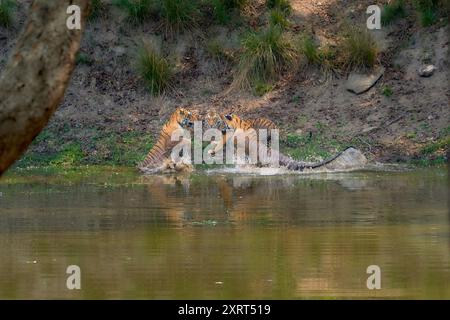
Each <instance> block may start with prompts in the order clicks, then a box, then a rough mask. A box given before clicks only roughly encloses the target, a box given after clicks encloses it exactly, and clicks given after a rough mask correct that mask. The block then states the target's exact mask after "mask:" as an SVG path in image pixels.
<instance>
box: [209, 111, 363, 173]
mask: <svg viewBox="0 0 450 320" xmlns="http://www.w3.org/2000/svg"><path fill="white" fill-rule="evenodd" d="M222 119H223V121H224V122H225V124H226V126H227V127H228V128H231V129H234V130H235V131H234V134H233V135H232V136H231V137H229V136H226V135H225V138H224V140H223V142H222V144H217V145H216V147H215V148H214V151H213V152H217V151H218V150H220V148H223V146H224V145H225V143H226V142H227V141H228V140H229V139H231V138H235V137H237V136H238V135H240V134H245V136H246V137H249V139H257V133H256V129H268V130H269V129H276V125H275V124H274V123H273V122H272V121H271V120H269V119H265V118H256V119H253V120H244V119H241V118H240V117H239V116H237V115H236V114H227V115H223V116H222ZM251 129H255V131H253V132H252V130H251ZM269 131H270V130H269ZM352 149H353V150H354V147H351V146H350V147H347V148H345V149H344V150H343V151H341V152H338V153H337V154H336V155H334V156H332V157H331V158H329V159H326V160H324V161H320V162H316V163H307V162H303V161H297V160H294V159H292V158H291V157H289V156H286V155H284V154H282V153H281V152H278V159H279V165H280V166H283V167H286V168H287V169H289V170H294V171H303V170H304V169H316V168H320V167H323V166H326V165H328V164H330V163H331V162H333V161H334V160H336V159H337V158H339V157H340V156H341V155H342V154H344V153H346V152H348V151H349V150H352ZM272 152H274V151H273V150H272Z"/></svg>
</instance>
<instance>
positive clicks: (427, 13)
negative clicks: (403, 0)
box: [415, 0, 449, 27]
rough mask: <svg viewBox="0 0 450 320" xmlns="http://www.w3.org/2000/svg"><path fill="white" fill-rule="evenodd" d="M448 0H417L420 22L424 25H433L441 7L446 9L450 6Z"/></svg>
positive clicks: (416, 5)
mask: <svg viewBox="0 0 450 320" xmlns="http://www.w3.org/2000/svg"><path fill="white" fill-rule="evenodd" d="M448 2H449V1H448V0H415V7H416V10H417V12H418V15H419V19H420V23H421V25H422V26H423V27H428V26H431V25H433V24H434V23H435V22H436V21H437V20H438V13H439V10H440V9H443V11H445V5H447V9H448V7H449V3H448Z"/></svg>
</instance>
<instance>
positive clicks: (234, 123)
mask: <svg viewBox="0 0 450 320" xmlns="http://www.w3.org/2000/svg"><path fill="white" fill-rule="evenodd" d="M222 120H223V121H224V122H225V124H226V126H227V127H228V128H229V129H243V130H247V129H249V125H248V123H247V121H245V120H243V119H242V118H240V117H239V116H237V115H236V114H234V113H228V114H225V115H223V116H222Z"/></svg>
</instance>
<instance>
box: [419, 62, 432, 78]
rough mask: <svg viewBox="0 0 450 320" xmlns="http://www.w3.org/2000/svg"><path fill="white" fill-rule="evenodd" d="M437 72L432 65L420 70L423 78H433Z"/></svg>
mask: <svg viewBox="0 0 450 320" xmlns="http://www.w3.org/2000/svg"><path fill="white" fill-rule="evenodd" d="M435 70H436V67H435V66H434V65H432V64H427V65H424V66H422V67H421V68H420V69H419V76H421V77H431V76H432V75H433V73H434V71H435Z"/></svg>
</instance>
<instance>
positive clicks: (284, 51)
mask: <svg viewBox="0 0 450 320" xmlns="http://www.w3.org/2000/svg"><path fill="white" fill-rule="evenodd" d="M295 58H296V51H295V50H294V48H293V46H292V43H291V41H290V40H289V39H288V38H286V37H285V35H284V34H283V32H282V30H281V28H280V27H274V26H272V27H269V28H267V29H265V30H263V31H260V32H251V33H249V34H247V35H246V36H245V37H244V39H243V40H242V54H241V56H240V61H239V64H238V70H237V74H236V77H235V80H234V85H235V86H238V87H243V86H248V85H249V84H250V85H253V84H255V83H256V82H258V81H259V82H266V83H270V82H271V81H272V80H274V79H275V78H276V77H277V75H278V74H279V73H280V72H281V70H282V67H283V66H285V65H287V64H290V63H293V62H294V60H295Z"/></svg>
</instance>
